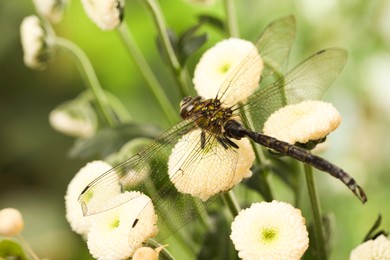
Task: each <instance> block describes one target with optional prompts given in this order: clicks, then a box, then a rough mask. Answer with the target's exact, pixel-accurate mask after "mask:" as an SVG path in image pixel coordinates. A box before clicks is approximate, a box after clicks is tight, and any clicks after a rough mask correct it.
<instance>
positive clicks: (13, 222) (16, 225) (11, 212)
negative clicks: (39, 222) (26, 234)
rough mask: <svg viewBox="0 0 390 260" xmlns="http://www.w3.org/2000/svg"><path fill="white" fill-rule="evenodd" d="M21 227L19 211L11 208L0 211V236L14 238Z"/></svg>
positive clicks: (21, 221)
mask: <svg viewBox="0 0 390 260" xmlns="http://www.w3.org/2000/svg"><path fill="white" fill-rule="evenodd" d="M23 226H24V222H23V217H22V214H21V213H20V211H19V210H17V209H13V208H5V209H2V210H0V236H5V237H12V236H16V235H18V234H19V233H20V231H22V229H23Z"/></svg>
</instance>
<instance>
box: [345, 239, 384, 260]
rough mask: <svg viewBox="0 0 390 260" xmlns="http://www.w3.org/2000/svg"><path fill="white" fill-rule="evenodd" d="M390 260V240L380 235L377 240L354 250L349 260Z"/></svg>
mask: <svg viewBox="0 0 390 260" xmlns="http://www.w3.org/2000/svg"><path fill="white" fill-rule="evenodd" d="M385 259H387V260H389V259H390V240H388V239H387V238H386V237H385V236H384V235H380V236H379V237H377V238H376V239H375V240H368V241H366V242H364V243H363V244H361V245H359V246H358V247H356V248H355V249H354V250H352V252H351V255H350V257H349V260H385Z"/></svg>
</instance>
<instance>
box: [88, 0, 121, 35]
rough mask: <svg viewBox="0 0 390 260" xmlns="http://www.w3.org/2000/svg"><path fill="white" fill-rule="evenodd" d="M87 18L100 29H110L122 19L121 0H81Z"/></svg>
mask: <svg viewBox="0 0 390 260" xmlns="http://www.w3.org/2000/svg"><path fill="white" fill-rule="evenodd" d="M82 3H83V6H84V9H85V12H86V13H87V15H88V16H89V18H90V19H91V20H92V21H93V22H94V23H95V24H96V25H97V26H99V27H100V29H102V30H105V31H106V30H112V29H115V28H116V27H118V26H119V25H120V23H121V21H122V17H123V9H124V5H125V2H124V1H123V0H82Z"/></svg>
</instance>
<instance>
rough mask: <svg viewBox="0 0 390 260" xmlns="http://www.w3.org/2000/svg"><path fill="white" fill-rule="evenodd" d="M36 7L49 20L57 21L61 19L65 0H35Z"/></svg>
mask: <svg viewBox="0 0 390 260" xmlns="http://www.w3.org/2000/svg"><path fill="white" fill-rule="evenodd" d="M33 2H34V5H35V9H36V10H37V12H38V13H39V14H41V15H42V16H44V17H46V18H47V19H48V20H49V21H51V22H53V23H57V22H59V21H61V19H62V15H63V11H64V7H65V0H33Z"/></svg>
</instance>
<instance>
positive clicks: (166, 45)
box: [143, 0, 191, 96]
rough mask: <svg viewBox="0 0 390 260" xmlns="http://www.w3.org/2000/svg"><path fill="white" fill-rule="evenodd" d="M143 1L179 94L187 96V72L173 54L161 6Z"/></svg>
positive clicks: (150, 1) (149, 1)
mask: <svg viewBox="0 0 390 260" xmlns="http://www.w3.org/2000/svg"><path fill="white" fill-rule="evenodd" d="M143 2H144V3H145V4H146V6H147V8H148V10H149V11H150V13H151V15H152V17H153V21H154V22H155V24H156V27H157V30H158V33H159V36H160V39H161V43H162V46H161V47H162V48H163V50H164V51H165V53H166V55H167V57H168V61H169V67H170V69H171V70H172V73H173V75H174V78H175V80H176V83H177V85H178V87H179V90H180V92H181V95H182V96H188V95H189V93H190V92H189V86H190V85H191V81H190V78H189V74H188V71H187V70H186V69H184V68H182V67H181V65H180V62H179V59H178V58H177V56H176V54H175V51H174V49H173V46H172V43H171V41H170V39H169V36H168V30H167V27H166V25H165V21H164V17H163V15H162V14H161V10H160V9H161V8H160V6H159V5H158V2H157V1H155V0H144V1H143Z"/></svg>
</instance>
